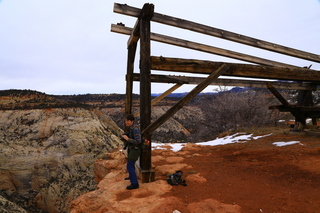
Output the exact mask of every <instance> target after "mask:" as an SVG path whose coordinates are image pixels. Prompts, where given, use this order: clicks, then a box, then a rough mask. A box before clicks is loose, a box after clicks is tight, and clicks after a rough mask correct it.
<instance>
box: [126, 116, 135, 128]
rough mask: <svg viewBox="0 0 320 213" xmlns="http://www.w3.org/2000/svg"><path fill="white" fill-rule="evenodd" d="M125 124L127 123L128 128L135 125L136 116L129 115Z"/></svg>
mask: <svg viewBox="0 0 320 213" xmlns="http://www.w3.org/2000/svg"><path fill="white" fill-rule="evenodd" d="M125 123H126V126H127V127H130V126H132V125H133V123H134V116H133V115H127V117H126V122H125Z"/></svg>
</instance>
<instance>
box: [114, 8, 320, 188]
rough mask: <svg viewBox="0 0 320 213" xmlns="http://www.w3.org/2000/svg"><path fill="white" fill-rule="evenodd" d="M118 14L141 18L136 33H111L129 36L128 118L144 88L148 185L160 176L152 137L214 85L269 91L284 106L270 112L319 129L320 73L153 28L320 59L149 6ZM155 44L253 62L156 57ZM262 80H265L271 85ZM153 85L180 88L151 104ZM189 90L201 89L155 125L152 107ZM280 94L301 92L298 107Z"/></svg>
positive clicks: (142, 164)
mask: <svg viewBox="0 0 320 213" xmlns="http://www.w3.org/2000/svg"><path fill="white" fill-rule="evenodd" d="M113 11H114V12H115V13H120V14H123V15H128V16H132V17H135V18H137V20H136V23H135V26H134V27H133V28H129V27H126V26H125V25H124V24H122V23H118V24H112V25H111V31H112V32H115V33H120V34H125V35H128V36H129V39H128V43H127V49H128V55H127V75H126V105H125V113H126V114H133V112H132V91H133V81H139V82H140V112H136V113H135V115H138V114H139V113H140V129H141V132H142V139H143V140H144V141H146V146H145V148H144V149H143V150H142V153H141V156H140V161H139V162H138V163H137V167H138V171H139V172H138V174H139V176H140V178H141V181H142V182H151V181H154V171H153V170H152V168H151V135H152V133H153V132H154V131H155V130H156V129H157V128H158V127H159V126H160V125H162V124H163V123H164V122H166V121H167V120H168V119H169V118H170V117H171V116H173V115H174V113H176V112H177V111H178V110H179V109H181V108H182V107H183V106H184V105H186V104H187V103H188V102H189V101H190V100H192V99H193V98H194V97H195V96H196V95H198V94H199V93H200V92H201V91H202V90H203V89H205V88H206V87H207V86H208V85H223V86H240V87H257V88H268V89H269V90H270V92H271V93H272V94H273V95H274V96H275V97H276V98H277V99H278V100H279V101H280V102H281V104H282V105H280V106H273V107H269V108H270V109H279V110H280V111H286V112H290V113H291V114H292V115H293V116H294V117H295V119H296V124H297V125H296V126H299V127H301V126H302V127H303V126H304V125H306V118H308V117H310V118H312V120H313V124H314V125H316V118H320V107H315V106H313V102H312V91H314V90H316V89H317V88H318V85H319V84H320V72H319V71H317V70H313V69H310V67H309V68H307V67H297V66H294V65H291V64H285V63H281V62H277V61H272V60H268V59H264V58H259V57H256V56H252V55H246V54H242V53H239V52H235V51H231V50H226V49H221V48H217V47H213V46H209V45H205V44H200V43H195V42H191V41H187V40H183V39H179V38H174V37H169V36H166V35H161V34H156V33H152V32H151V31H150V26H151V23H152V22H157V23H161V24H165V25H169V26H173V27H177V28H182V29H185V30H190V31H194V32H197V33H202V34H206V35H209V36H214V37H218V38H221V39H226V40H229V41H233V42H237V43H241V44H244V45H249V46H252V47H255V48H260V49H264V50H268V51H272V52H276V53H280V54H284V55H287V56H291V57H295V58H299V59H304V60H307V61H312V62H316V63H320V55H316V54H313V53H308V52H305V51H301V50H297V49H293V48H290V47H285V46H282V45H278V44H274V43H270V42H266V41H262V40H259V39H255V38H252V37H248V36H245V35H240V34H237V33H233V32H229V31H225V30H221V29H217V28H214V27H210V26H205V25H202V24H198V23H195V22H191V21H187V20H183V19H180V18H175V17H171V16H167V15H163V14H159V13H155V12H154V5H153V4H149V3H146V4H144V6H143V8H142V9H139V8H135V7H131V6H129V5H127V4H119V3H114V10H113ZM138 41H140V64H139V66H140V73H134V61H135V55H136V49H137V44H138ZM150 41H156V42H161V43H165V44H170V45H175V46H179V47H183V48H188V49H193V50H197V51H202V52H206V53H211V54H215V55H220V56H224V57H228V58H232V59H237V60H241V61H244V62H248V64H237V63H226V62H213V61H203V60H193V59H182V58H167V57H162V56H161V57H156V56H151V55H150V54H151V47H150ZM249 63H250V64H249ZM151 70H161V71H170V72H184V73H193V74H206V75H208V77H207V78H200V77H185V76H172V75H154V74H151ZM219 76H232V77H241V80H240V79H218V77H219ZM246 78H247V79H246ZM249 79H250V80H249ZM252 79H257V80H252ZM258 79H264V80H265V81H264V80H258ZM271 80H273V81H271ZM152 82H158V83H173V84H174V86H173V87H172V88H170V89H169V90H168V91H166V92H164V94H162V95H160V96H159V97H157V98H156V99H155V100H151V83H152ZM183 84H196V85H197V86H196V87H195V88H194V89H193V90H192V91H190V92H189V93H188V94H187V95H186V96H185V97H183V98H182V99H181V100H180V101H179V102H177V103H176V104H175V105H174V106H173V107H172V108H171V109H169V110H168V111H167V112H166V113H165V114H164V115H162V116H161V117H160V118H158V119H157V120H155V121H154V122H153V123H151V106H152V105H153V104H154V103H155V102H157V101H159V100H161V99H162V98H164V97H166V96H167V95H168V94H170V93H172V92H173V91H174V90H175V89H177V88H179V87H180V86H181V85H183ZM277 89H292V90H299V97H298V99H299V100H298V104H297V105H291V104H290V103H288V102H287V101H286V100H285V99H284V98H283V97H282V96H281V94H280V93H279V92H278V91H277ZM298 124H299V125H298ZM301 124H302V125H301Z"/></svg>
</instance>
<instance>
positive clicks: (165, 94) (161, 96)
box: [133, 75, 182, 117]
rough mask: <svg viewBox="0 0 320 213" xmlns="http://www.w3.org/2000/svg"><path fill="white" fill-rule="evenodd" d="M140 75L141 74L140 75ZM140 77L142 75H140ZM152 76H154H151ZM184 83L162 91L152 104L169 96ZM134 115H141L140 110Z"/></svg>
mask: <svg viewBox="0 0 320 213" xmlns="http://www.w3.org/2000/svg"><path fill="white" fill-rule="evenodd" d="M139 76H140V75H139ZM139 78H140V77H139ZM151 78H152V77H151ZM151 81H152V80H151ZM181 86H182V84H179V83H178V84H175V85H174V86H173V87H171V88H169V89H168V90H167V91H165V92H164V93H162V94H161V95H159V96H157V97H156V98H154V99H153V100H152V101H151V106H153V105H155V104H156V103H158V102H159V101H161V100H162V99H164V98H165V97H167V96H168V95H169V94H171V93H172V92H173V91H175V90H176V89H178V88H179V87H181ZM133 115H134V117H136V116H138V115H140V110H138V111H136V112H135V113H134V114H133Z"/></svg>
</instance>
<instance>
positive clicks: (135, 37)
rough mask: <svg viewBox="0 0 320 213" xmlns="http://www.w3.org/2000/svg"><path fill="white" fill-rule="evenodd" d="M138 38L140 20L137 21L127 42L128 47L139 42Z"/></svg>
mask: <svg viewBox="0 0 320 213" xmlns="http://www.w3.org/2000/svg"><path fill="white" fill-rule="evenodd" d="M139 38H140V19H137V21H136V23H135V25H134V28H133V30H132V31H131V34H130V37H129V39H128V42H127V45H128V47H129V46H131V45H133V44H134V43H137V42H138V41H139Z"/></svg>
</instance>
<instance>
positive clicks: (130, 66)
mask: <svg viewBox="0 0 320 213" xmlns="http://www.w3.org/2000/svg"><path fill="white" fill-rule="evenodd" d="M136 49H137V43H133V44H132V45H130V46H128V58H127V75H126V82H127V86H126V106H125V114H126V115H129V114H131V113H132V89H133V70H134V59H135V55H136Z"/></svg>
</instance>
